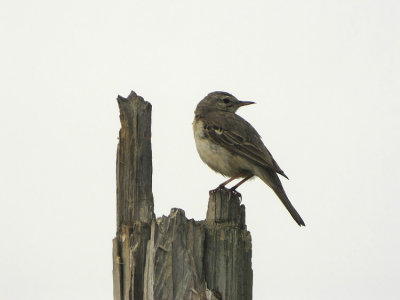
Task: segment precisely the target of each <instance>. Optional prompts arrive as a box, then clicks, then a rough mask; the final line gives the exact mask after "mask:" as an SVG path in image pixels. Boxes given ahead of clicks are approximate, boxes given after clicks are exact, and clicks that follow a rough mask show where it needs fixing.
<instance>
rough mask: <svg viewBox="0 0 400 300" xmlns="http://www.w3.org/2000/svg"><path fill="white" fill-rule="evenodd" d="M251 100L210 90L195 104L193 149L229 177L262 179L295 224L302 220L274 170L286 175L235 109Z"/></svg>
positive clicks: (208, 163)
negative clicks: (255, 177)
mask: <svg viewBox="0 0 400 300" xmlns="http://www.w3.org/2000/svg"><path fill="white" fill-rule="evenodd" d="M253 103H254V102H248V101H239V100H237V99H236V98H235V97H234V96H232V95H231V94H228V93H226V92H213V93H210V94H209V95H207V96H206V97H205V98H204V99H203V100H202V101H200V103H199V104H198V105H197V108H196V110H195V119H194V122H193V129H194V136H195V141H196V147H197V151H198V152H199V155H200V157H201V159H202V160H203V161H204V162H205V163H206V164H207V165H208V166H209V167H210V168H211V169H213V170H214V171H216V172H218V173H221V174H222V175H224V176H228V177H231V179H230V180H228V181H226V182H224V183H223V184H221V186H224V185H225V184H226V183H228V182H230V181H231V180H233V179H236V178H241V177H243V178H245V179H244V180H243V181H241V182H240V183H239V184H237V185H236V186H234V188H233V189H236V188H237V187H238V186H239V185H240V184H242V183H243V182H244V181H246V180H247V179H249V178H250V177H252V176H257V177H259V178H260V179H261V180H263V181H264V182H265V183H266V184H267V185H268V186H269V187H270V188H271V189H272V190H273V191H274V192H275V194H276V195H277V196H278V197H279V199H281V201H282V203H283V204H284V205H285V207H286V208H287V210H288V211H289V213H290V214H291V215H292V217H293V219H294V220H295V221H296V222H297V224H298V225H299V226H305V224H304V221H303V220H302V218H301V217H300V215H299V214H298V212H297V211H296V209H295V208H294V207H293V205H292V204H291V203H290V201H289V198H288V197H287V195H286V193H285V190H284V189H283V186H282V184H281V181H280V179H279V177H278V175H277V174H280V175H282V176H284V177H286V178H287V176H286V174H285V173H284V172H283V170H282V169H281V168H280V167H279V165H278V164H277V163H276V161H275V160H274V158H273V157H272V155H271V153H270V152H269V151H268V149H267V148H266V147H265V145H264V144H263V142H262V140H261V137H260V135H259V134H258V133H257V131H256V130H255V129H254V128H253V126H251V125H250V123H248V122H247V121H246V120H244V119H243V118H241V117H240V116H238V115H236V114H235V112H236V111H237V109H238V108H239V107H241V106H244V105H249V104H253Z"/></svg>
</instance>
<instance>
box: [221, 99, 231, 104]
mask: <svg viewBox="0 0 400 300" xmlns="http://www.w3.org/2000/svg"><path fill="white" fill-rule="evenodd" d="M222 101H224V103H225V104H228V103H229V102H231V100H230V99H229V98H224V99H222Z"/></svg>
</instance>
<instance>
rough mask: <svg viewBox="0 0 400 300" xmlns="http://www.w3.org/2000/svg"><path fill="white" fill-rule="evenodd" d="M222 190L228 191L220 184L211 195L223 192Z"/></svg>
mask: <svg viewBox="0 0 400 300" xmlns="http://www.w3.org/2000/svg"><path fill="white" fill-rule="evenodd" d="M222 190H227V188H226V187H225V185H223V184H220V185H219V186H218V187H217V188H216V189H213V190H211V191H210V194H214V193H216V192H219V191H222ZM228 191H229V190H228Z"/></svg>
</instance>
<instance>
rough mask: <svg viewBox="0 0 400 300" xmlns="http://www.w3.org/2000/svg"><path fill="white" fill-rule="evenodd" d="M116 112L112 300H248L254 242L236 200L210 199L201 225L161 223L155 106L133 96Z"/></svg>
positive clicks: (218, 195) (175, 212)
mask: <svg viewBox="0 0 400 300" xmlns="http://www.w3.org/2000/svg"><path fill="white" fill-rule="evenodd" d="M118 104H119V108H120V118H121V130H120V135H119V136H120V141H119V145H118V153H117V234H116V237H115V238H114V240H113V279H114V299H115V300H122V299H132V300H142V299H145V300H151V299H154V300H164V299H165V300H169V299H171V300H172V299H174V300H191V299H193V300H195V299H196V300H197V299H201V300H203V299H208V300H211V299H224V300H228V299H229V300H250V299H251V298H252V282H253V272H252V269H251V236H250V233H249V232H248V231H247V229H246V224H245V207H244V205H240V200H239V197H238V196H237V195H236V194H230V193H229V191H227V190H224V189H222V190H217V191H211V192H210V199H209V203H208V211H207V217H206V220H204V221H194V220H193V219H191V220H188V219H187V218H186V216H185V212H184V211H183V210H182V209H178V208H173V209H171V212H170V214H169V216H168V217H166V216H163V217H161V218H158V219H156V218H155V215H154V209H153V207H154V203H153V195H152V190H151V175H152V156H151V155H152V154H151V130H150V125H151V105H150V104H149V103H148V102H145V101H144V100H143V99H142V98H141V97H139V96H137V95H136V94H135V93H134V92H131V94H130V95H129V97H128V98H127V99H125V98H123V97H120V96H119V97H118Z"/></svg>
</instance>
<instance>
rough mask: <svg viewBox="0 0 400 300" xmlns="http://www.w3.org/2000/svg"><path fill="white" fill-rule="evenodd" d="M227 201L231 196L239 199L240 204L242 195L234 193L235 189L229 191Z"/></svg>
mask: <svg viewBox="0 0 400 300" xmlns="http://www.w3.org/2000/svg"><path fill="white" fill-rule="evenodd" d="M228 191H229V200H230V199H231V195H235V196H237V197H238V198H239V201H240V204H241V203H242V194H241V193H239V192H238V191H236V190H235V189H229V190H228Z"/></svg>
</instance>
